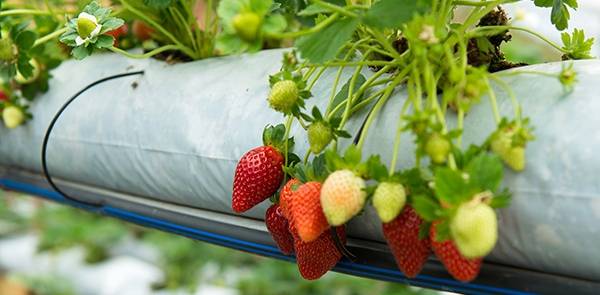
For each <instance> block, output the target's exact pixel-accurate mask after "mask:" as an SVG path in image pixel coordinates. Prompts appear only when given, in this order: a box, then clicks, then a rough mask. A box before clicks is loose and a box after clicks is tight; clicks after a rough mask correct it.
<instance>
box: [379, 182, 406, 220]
mask: <svg viewBox="0 0 600 295" xmlns="http://www.w3.org/2000/svg"><path fill="white" fill-rule="evenodd" d="M405 203H406V192H405V191H404V186H402V184H400V183H394V182H382V183H380V184H379V185H378V186H377V189H375V193H374V194H373V207H375V210H377V214H378V215H379V218H380V219H381V222H383V223H388V222H391V221H392V220H394V218H396V216H398V214H400V211H401V210H402V208H403V207H404V204H405Z"/></svg>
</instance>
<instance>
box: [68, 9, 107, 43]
mask: <svg viewBox="0 0 600 295" xmlns="http://www.w3.org/2000/svg"><path fill="white" fill-rule="evenodd" d="M101 29H102V25H101V24H99V23H98V20H97V19H96V17H95V16H93V15H91V14H89V13H86V12H82V13H80V14H79V16H77V34H78V36H77V37H76V38H75V44H76V45H77V46H79V45H82V44H84V43H86V42H88V41H90V39H92V38H94V37H96V36H98V34H99V33H100V30H101Z"/></svg>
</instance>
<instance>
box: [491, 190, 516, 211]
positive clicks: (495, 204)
mask: <svg viewBox="0 0 600 295" xmlns="http://www.w3.org/2000/svg"><path fill="white" fill-rule="evenodd" d="M510 201H511V194H510V192H509V191H508V190H504V191H502V192H501V193H500V194H497V195H495V196H494V197H493V198H492V199H491V201H490V207H492V208H495V209H496V208H504V207H508V205H509V204H510Z"/></svg>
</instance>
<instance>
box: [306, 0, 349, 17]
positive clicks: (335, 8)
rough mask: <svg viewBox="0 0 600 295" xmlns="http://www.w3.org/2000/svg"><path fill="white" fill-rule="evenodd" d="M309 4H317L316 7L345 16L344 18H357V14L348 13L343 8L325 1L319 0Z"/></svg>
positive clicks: (313, 0) (312, 0)
mask: <svg viewBox="0 0 600 295" xmlns="http://www.w3.org/2000/svg"><path fill="white" fill-rule="evenodd" d="M311 2H313V3H315V4H317V5H319V6H321V7H324V8H329V9H331V10H332V11H334V12H337V13H339V14H341V15H345V16H348V17H358V14H356V13H354V12H351V11H348V10H347V9H344V8H343V7H340V6H337V5H335V4H331V3H328V2H325V1H321V0H311Z"/></svg>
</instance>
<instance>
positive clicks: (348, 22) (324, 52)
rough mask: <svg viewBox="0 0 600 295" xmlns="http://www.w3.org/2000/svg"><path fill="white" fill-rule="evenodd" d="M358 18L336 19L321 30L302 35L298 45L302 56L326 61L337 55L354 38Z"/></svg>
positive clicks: (321, 61) (312, 60)
mask: <svg viewBox="0 0 600 295" xmlns="http://www.w3.org/2000/svg"><path fill="white" fill-rule="evenodd" d="M358 24H359V20H358V19H356V18H344V19H341V20H339V21H336V22H335V23H333V24H332V25H330V26H328V27H327V28H325V29H323V30H322V31H321V32H318V33H314V34H312V35H308V36H305V37H302V38H300V39H298V41H296V47H297V48H298V50H299V51H300V54H301V55H302V57H303V58H304V59H306V60H308V61H310V62H312V63H324V62H327V61H329V60H332V59H334V58H335V57H336V54H337V52H338V50H339V49H340V48H341V47H342V46H343V45H344V44H345V43H346V42H348V41H349V40H350V38H352V34H354V31H355V30H356V27H358Z"/></svg>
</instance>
